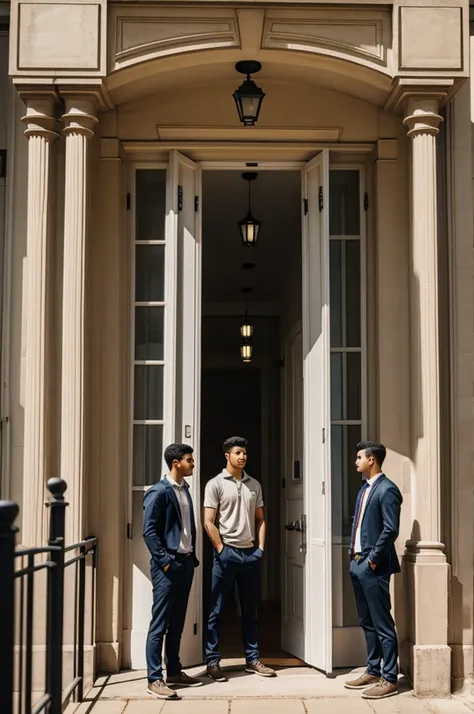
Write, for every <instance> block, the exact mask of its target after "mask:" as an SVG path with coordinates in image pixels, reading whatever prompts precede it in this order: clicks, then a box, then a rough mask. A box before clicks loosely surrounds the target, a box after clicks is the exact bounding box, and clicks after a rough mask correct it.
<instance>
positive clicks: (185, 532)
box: [166, 474, 193, 554]
mask: <svg viewBox="0 0 474 714" xmlns="http://www.w3.org/2000/svg"><path fill="white" fill-rule="evenodd" d="M166 478H167V479H168V481H169V482H170V484H171V485H172V486H173V490H174V492H175V495H176V498H177V499H178V503H179V510H180V511H181V523H182V524H183V529H182V531H181V538H180V541H179V548H178V553H182V554H186V553H192V552H193V539H192V535H191V509H190V508H189V500H188V497H187V494H186V486H185V485H184V483H183V484H182V485H180V484H179V483H177V482H176V481H175V480H174V478H173V477H172V476H171V475H170V474H168V475H167V477H166Z"/></svg>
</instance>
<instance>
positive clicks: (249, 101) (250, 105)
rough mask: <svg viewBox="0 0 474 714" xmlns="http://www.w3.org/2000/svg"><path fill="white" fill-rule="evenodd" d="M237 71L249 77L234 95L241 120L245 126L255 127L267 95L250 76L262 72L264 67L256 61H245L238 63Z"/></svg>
mask: <svg viewBox="0 0 474 714" xmlns="http://www.w3.org/2000/svg"><path fill="white" fill-rule="evenodd" d="M235 69H236V70H237V72H240V74H245V75H247V77H246V79H245V80H244V81H243V82H242V84H241V85H240V87H239V88H238V89H236V90H235V92H234V94H233V97H234V101H235V106H236V107H237V112H238V114H239V119H240V122H241V124H243V125H244V126H254V125H255V124H256V123H257V121H258V115H259V114H260V109H261V107H262V102H263V98H264V96H265V94H264V92H263V91H262V90H261V89H260V87H257V85H256V84H255V82H254V81H253V79H251V78H250V75H251V74H256V72H260V70H261V69H262V65H261V64H260V62H256V61H255V60H243V61H241V62H237V64H236V65H235Z"/></svg>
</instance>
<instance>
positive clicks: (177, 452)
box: [164, 444, 193, 469]
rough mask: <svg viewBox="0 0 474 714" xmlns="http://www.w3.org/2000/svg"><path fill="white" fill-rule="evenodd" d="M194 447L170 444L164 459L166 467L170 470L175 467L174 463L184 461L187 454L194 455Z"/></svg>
mask: <svg viewBox="0 0 474 714" xmlns="http://www.w3.org/2000/svg"><path fill="white" fill-rule="evenodd" d="M192 453H193V447H192V446H188V444H170V445H169V446H167V447H166V449H165V453H164V457H165V461H166V465H167V466H168V468H169V469H170V468H171V467H172V466H173V461H174V460H175V459H176V461H181V459H184V457H185V456H186V454H192Z"/></svg>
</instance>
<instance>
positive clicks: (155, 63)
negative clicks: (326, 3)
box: [107, 4, 392, 102]
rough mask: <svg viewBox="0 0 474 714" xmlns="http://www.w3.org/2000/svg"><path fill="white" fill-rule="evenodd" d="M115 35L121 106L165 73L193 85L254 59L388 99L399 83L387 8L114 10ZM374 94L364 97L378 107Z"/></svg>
mask: <svg viewBox="0 0 474 714" xmlns="http://www.w3.org/2000/svg"><path fill="white" fill-rule="evenodd" d="M108 35H109V42H108V44H109V57H108V60H109V77H108V82H107V84H108V88H109V90H110V91H111V92H112V94H116V95H117V96H116V101H117V100H118V101H128V100H130V99H131V98H133V96H134V95H135V96H138V93H144V92H146V91H147V88H146V86H147V81H148V80H147V78H152V77H153V81H154V82H156V84H155V88H156V87H159V86H160V83H161V81H164V82H166V81H167V80H166V79H164V78H163V77H162V78H161V79H160V75H164V73H166V74H167V77H168V81H171V78H172V76H173V73H174V72H176V73H177V74H176V79H177V78H178V77H179V75H180V74H182V73H183V72H184V74H186V75H187V78H188V81H189V78H190V76H191V75H192V73H193V71H196V70H197V69H198V68H199V71H200V72H201V75H200V76H199V79H201V80H202V76H203V75H202V73H204V75H206V73H209V72H207V70H209V68H211V69H212V73H214V72H216V71H217V74H218V75H219V70H216V68H217V67H218V66H227V68H228V70H230V68H231V67H232V66H233V64H234V63H235V62H237V61H238V60H240V59H248V58H252V59H258V60H259V61H260V62H261V63H262V65H263V66H264V68H265V67H268V66H276V65H279V66H290V65H292V66H295V67H301V68H302V71H305V68H306V69H308V70H309V71H311V70H314V71H315V72H327V73H328V76H327V78H326V79H328V80H329V85H331V75H333V76H334V78H337V77H340V78H341V77H342V78H344V77H346V78H347V83H348V85H350V84H351V82H353V81H355V82H356V85H357V82H358V81H359V82H360V83H361V84H365V85H366V86H367V88H369V87H375V88H376V89H377V90H382V88H383V90H382V91H383V93H384V95H385V92H386V91H387V90H388V89H389V86H390V81H391V77H392V73H391V14H390V12H389V11H385V10H380V9H377V10H371V9H370V8H369V9H360V10H357V11H354V10H346V9H343V8H340V9H327V8H326V9H324V8H322V9H318V8H316V9H315V8H314V7H312V8H301V7H300V8H294V7H292V8H286V9H285V8H281V7H280V8H266V9H264V8H257V9H245V8H241V9H236V8H231V7H222V6H218V7H206V8H203V7H199V8H196V7H180V8H172V7H169V6H166V7H162V6H156V5H153V6H141V7H134V6H132V5H121V4H118V5H114V6H112V7H111V9H110V15H109V33H108ZM188 72H189V73H191V74H188ZM262 77H263V75H262ZM197 79H198V77H197ZM323 79H324V78H323ZM173 81H174V80H173ZM335 81H336V85H338V88H339V85H340V81H339V80H336V79H335ZM323 83H324V82H323ZM356 85H354V87H355V89H353V91H355V93H356V94H358V93H359V91H358V89H357V86H356ZM140 86H141V87H142V88H141V89H139V87H140ZM349 89H350V86H349ZM369 95H370V91H369ZM369 95H367V96H366V97H364V98H368V99H370V100H371V101H376V102H377V101H378V100H377V97H376V96H375V95H374V96H369Z"/></svg>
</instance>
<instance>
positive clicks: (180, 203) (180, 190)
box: [178, 186, 183, 211]
mask: <svg viewBox="0 0 474 714" xmlns="http://www.w3.org/2000/svg"><path fill="white" fill-rule="evenodd" d="M182 210H183V187H182V186H178V211H182Z"/></svg>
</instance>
